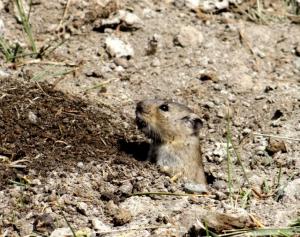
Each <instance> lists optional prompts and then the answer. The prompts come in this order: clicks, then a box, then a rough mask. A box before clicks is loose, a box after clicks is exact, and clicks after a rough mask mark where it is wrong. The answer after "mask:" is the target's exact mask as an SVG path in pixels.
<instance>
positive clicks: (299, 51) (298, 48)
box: [0, 27, 300, 57]
mask: <svg viewBox="0 0 300 237" xmlns="http://www.w3.org/2000/svg"><path fill="white" fill-rule="evenodd" d="M0 28H1V27H0ZM295 54H296V56H298V57H300V44H298V45H297V46H296V47H295Z"/></svg>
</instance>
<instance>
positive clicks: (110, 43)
mask: <svg viewBox="0 0 300 237" xmlns="http://www.w3.org/2000/svg"><path fill="white" fill-rule="evenodd" d="M105 45H106V51H107V52H108V53H109V54H110V56H112V57H116V58H120V57H132V56H133V55H134V50H133V48H132V47H131V45H130V44H128V43H125V42H124V41H122V40H120V39H119V38H116V37H107V38H106V40H105Z"/></svg>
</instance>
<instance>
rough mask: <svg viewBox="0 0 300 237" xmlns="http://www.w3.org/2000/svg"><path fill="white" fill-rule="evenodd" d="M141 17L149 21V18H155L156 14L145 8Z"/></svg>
mask: <svg viewBox="0 0 300 237" xmlns="http://www.w3.org/2000/svg"><path fill="white" fill-rule="evenodd" d="M143 16H144V17H145V18H148V19H150V18H154V17H156V16H157V13H156V12H155V11H153V10H152V9H151V8H145V9H144V10H143Z"/></svg>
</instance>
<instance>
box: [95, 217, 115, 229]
mask: <svg viewBox="0 0 300 237" xmlns="http://www.w3.org/2000/svg"><path fill="white" fill-rule="evenodd" d="M91 222H92V225H93V228H94V230H98V231H101V232H105V231H107V232H108V231H111V227H110V226H109V225H106V224H104V223H103V222H102V221H101V220H99V219H98V218H93V219H92V220H91Z"/></svg>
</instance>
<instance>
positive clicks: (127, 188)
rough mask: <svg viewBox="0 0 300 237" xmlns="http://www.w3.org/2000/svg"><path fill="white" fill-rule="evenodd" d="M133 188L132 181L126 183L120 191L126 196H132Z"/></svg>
mask: <svg viewBox="0 0 300 237" xmlns="http://www.w3.org/2000/svg"><path fill="white" fill-rule="evenodd" d="M132 189H133V186H132V184H131V182H130V181H126V182H124V183H123V184H122V185H121V186H120V187H119V191H120V192H122V193H125V194H131V193H132Z"/></svg>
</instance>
